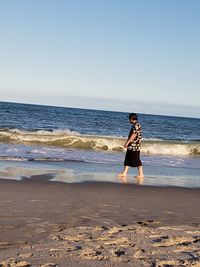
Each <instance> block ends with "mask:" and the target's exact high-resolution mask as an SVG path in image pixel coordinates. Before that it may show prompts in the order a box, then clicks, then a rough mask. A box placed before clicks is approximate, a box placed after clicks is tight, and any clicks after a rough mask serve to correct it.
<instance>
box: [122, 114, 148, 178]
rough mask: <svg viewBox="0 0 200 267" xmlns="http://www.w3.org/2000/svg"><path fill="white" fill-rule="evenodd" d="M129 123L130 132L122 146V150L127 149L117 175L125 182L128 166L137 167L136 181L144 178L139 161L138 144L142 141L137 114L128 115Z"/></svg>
mask: <svg viewBox="0 0 200 267" xmlns="http://www.w3.org/2000/svg"><path fill="white" fill-rule="evenodd" d="M128 118H129V122H130V123H131V124H132V127H131V130H130V132H129V135H128V139H127V140H126V143H125V144H124V148H127V151H126V156H125V160H124V170H123V172H122V173H120V174H119V177H120V178H122V179H123V181H124V182H127V180H126V176H127V173H128V169H129V166H130V167H137V169H138V175H137V176H135V178H136V179H138V178H144V174H143V168H142V162H141V160H140V144H141V141H142V135H141V126H140V124H139V122H138V118H137V114H135V113H130V114H129V116H128Z"/></svg>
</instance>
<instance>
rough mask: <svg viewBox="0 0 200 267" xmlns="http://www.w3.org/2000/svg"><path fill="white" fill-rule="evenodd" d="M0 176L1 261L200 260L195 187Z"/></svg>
mask: <svg viewBox="0 0 200 267" xmlns="http://www.w3.org/2000/svg"><path fill="white" fill-rule="evenodd" d="M51 178H52V176H51V174H49V175H43V176H32V177H31V178H28V179H27V178H25V177H24V179H23V180H22V181H13V180H6V179H0V214H1V216H0V266H6V267H8V266H81V267H83V266H84V267H86V266H137V267H138V266H200V210H199V203H200V189H187V188H178V187H153V186H140V185H133V184H117V183H116V184H115V183H104V182H93V183H92V182H91V183H77V184H66V183H59V182H51V181H50V180H51Z"/></svg>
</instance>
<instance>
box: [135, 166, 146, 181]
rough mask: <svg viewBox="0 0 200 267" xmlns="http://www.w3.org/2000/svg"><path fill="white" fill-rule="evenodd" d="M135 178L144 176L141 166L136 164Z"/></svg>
mask: <svg viewBox="0 0 200 267" xmlns="http://www.w3.org/2000/svg"><path fill="white" fill-rule="evenodd" d="M135 178H144V173H143V168H142V166H138V175H137V176H135Z"/></svg>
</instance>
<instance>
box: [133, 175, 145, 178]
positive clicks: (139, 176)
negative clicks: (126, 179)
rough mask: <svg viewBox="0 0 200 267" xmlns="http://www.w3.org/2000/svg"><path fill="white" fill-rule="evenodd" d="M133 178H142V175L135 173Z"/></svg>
mask: <svg viewBox="0 0 200 267" xmlns="http://www.w3.org/2000/svg"><path fill="white" fill-rule="evenodd" d="M134 177H135V178H144V175H136V176H134Z"/></svg>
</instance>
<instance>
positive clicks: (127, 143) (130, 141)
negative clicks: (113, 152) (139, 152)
mask: <svg viewBox="0 0 200 267" xmlns="http://www.w3.org/2000/svg"><path fill="white" fill-rule="evenodd" d="M135 137H136V134H135V133H132V135H131V136H130V137H129V138H128V139H127V140H126V143H125V144H124V148H127V147H128V145H129V144H130V143H132V142H133V140H134V139H135Z"/></svg>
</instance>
